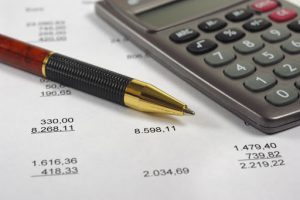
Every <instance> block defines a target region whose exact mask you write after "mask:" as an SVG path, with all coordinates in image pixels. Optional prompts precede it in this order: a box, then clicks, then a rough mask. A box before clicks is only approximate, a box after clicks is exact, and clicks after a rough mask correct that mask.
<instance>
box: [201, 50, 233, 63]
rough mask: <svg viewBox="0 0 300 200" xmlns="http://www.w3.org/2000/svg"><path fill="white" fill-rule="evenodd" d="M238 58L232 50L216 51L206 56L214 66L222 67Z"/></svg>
mask: <svg viewBox="0 0 300 200" xmlns="http://www.w3.org/2000/svg"><path fill="white" fill-rule="evenodd" d="M235 58H236V56H235V54H234V53H233V52H231V51H228V50H227V51H222V50H220V51H215V52H213V53H211V54H209V55H207V56H206V57H205V58H204V61H205V62H206V63H207V64H208V65H210V66H213V67H220V66H224V65H227V64H228V63H231V62H232V61H234V59H235Z"/></svg>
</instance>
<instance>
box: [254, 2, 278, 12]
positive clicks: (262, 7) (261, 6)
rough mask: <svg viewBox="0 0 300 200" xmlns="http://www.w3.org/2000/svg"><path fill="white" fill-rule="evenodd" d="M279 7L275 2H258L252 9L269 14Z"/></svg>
mask: <svg viewBox="0 0 300 200" xmlns="http://www.w3.org/2000/svg"><path fill="white" fill-rule="evenodd" d="M278 6H279V4H278V2H277V1H275V0H257V1H256V2H255V3H253V4H252V5H251V7H252V8H253V9H254V10H256V11H258V12H268V11H270V10H274V9H275V8H277V7H278Z"/></svg>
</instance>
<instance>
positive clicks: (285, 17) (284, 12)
mask: <svg viewBox="0 0 300 200" xmlns="http://www.w3.org/2000/svg"><path fill="white" fill-rule="evenodd" d="M297 15H298V14H297V12H296V11H295V10H293V9H288V8H282V9H279V10H275V11H274V12H272V13H271V14H270V15H269V18H270V19H272V20H273V21H275V22H286V21H289V20H292V19H294V18H295V17H297Z"/></svg>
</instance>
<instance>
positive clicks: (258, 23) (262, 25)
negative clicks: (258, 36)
mask: <svg viewBox="0 0 300 200" xmlns="http://www.w3.org/2000/svg"><path fill="white" fill-rule="evenodd" d="M270 26H272V23H271V22H269V21H268V20H265V19H253V20H251V21H249V22H247V23H245V24H244V25H243V27H244V29H246V30H247V31H250V32H258V31H263V30H265V29H267V28H269V27H270Z"/></svg>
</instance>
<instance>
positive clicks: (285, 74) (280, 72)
mask: <svg viewBox="0 0 300 200" xmlns="http://www.w3.org/2000/svg"><path fill="white" fill-rule="evenodd" d="M274 73H275V74H276V75H277V76H279V77H281V78H294V77H296V76H298V75H300V64H298V63H297V62H293V61H291V62H289V63H283V64H280V65H278V66H277V67H275V69H274Z"/></svg>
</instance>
